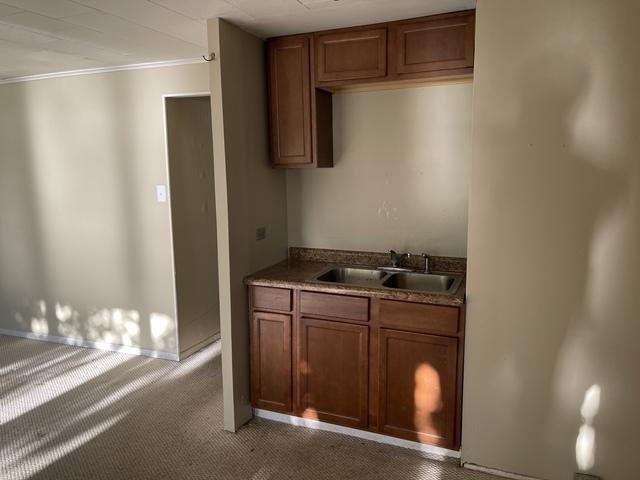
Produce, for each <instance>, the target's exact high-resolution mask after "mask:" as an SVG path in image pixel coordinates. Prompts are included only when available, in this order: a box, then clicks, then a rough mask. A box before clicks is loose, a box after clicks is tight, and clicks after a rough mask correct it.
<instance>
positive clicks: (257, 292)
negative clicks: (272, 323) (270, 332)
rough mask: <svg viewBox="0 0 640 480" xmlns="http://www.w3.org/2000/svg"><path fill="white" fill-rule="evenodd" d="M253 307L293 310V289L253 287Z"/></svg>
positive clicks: (284, 310)
mask: <svg viewBox="0 0 640 480" xmlns="http://www.w3.org/2000/svg"><path fill="white" fill-rule="evenodd" d="M252 290H253V308H258V309H259V308H265V309H267V310H281V311H283V312H290V311H291V304H292V302H291V290H289V289H288V288H273V287H252Z"/></svg>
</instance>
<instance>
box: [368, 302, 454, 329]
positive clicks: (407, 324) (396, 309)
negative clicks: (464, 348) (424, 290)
mask: <svg viewBox="0 0 640 480" xmlns="http://www.w3.org/2000/svg"><path fill="white" fill-rule="evenodd" d="M459 318H460V310H459V309H458V308H456V307H444V306H440V305H425V304H422V303H410V302H396V301H393V300H381V301H380V323H381V325H383V326H386V327H392V328H397V329H401V330H413V331H424V332H441V333H448V334H454V335H455V334H457V333H458V330H459V327H460V322H459Z"/></svg>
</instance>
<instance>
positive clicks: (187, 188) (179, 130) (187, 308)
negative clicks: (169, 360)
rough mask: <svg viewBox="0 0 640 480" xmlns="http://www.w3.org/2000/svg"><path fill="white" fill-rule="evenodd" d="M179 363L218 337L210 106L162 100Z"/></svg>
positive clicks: (199, 100)
mask: <svg viewBox="0 0 640 480" xmlns="http://www.w3.org/2000/svg"><path fill="white" fill-rule="evenodd" d="M166 116H167V149H168V155H169V178H170V186H171V219H172V220H171V225H172V234H173V255H174V265H175V279H176V280H175V282H176V302H177V312H178V340H179V350H180V357H181V358H183V357H184V356H186V355H189V354H190V353H193V351H195V350H198V349H200V348H202V347H203V346H204V345H206V344H207V343H211V342H212V341H213V340H215V339H216V338H217V335H216V334H218V333H220V301H219V298H218V251H217V248H216V243H217V237H216V209H215V194H214V180H213V138H212V128H211V101H210V99H209V97H208V96H198V97H182V96H181V97H170V98H167V99H166Z"/></svg>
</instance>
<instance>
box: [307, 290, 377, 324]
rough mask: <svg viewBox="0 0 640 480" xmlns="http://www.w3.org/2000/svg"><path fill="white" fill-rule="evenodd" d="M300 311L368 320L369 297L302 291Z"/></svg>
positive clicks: (362, 320)
mask: <svg viewBox="0 0 640 480" xmlns="http://www.w3.org/2000/svg"><path fill="white" fill-rule="evenodd" d="M300 311H301V312H302V313H307V314H311V315H321V316H325V317H336V318H344V319H347V320H356V321H359V322H366V321H368V320H369V299H368V298H362V297H349V296H347V295H332V294H330V293H315V292H302V293H300Z"/></svg>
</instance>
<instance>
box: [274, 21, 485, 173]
mask: <svg viewBox="0 0 640 480" xmlns="http://www.w3.org/2000/svg"><path fill="white" fill-rule="evenodd" d="M474 25H475V12H474V11H473V10H471V11H465V12H457V13H451V14H445V15H435V16H432V17H423V18H419V19H412V20H402V21H398V22H391V23H383V24H378V25H370V26H364V27H353V28H345V29H341V30H331V31H326V32H316V33H312V34H306V35H294V36H291V37H279V38H273V39H271V40H269V42H268V49H267V50H268V69H269V72H268V80H269V118H270V125H271V164H272V165H273V166H274V167H277V168H309V167H332V166H333V124H332V95H331V92H332V91H333V90H335V89H337V88H345V87H348V86H350V85H360V84H364V83H382V82H403V81H408V80H410V81H416V80H421V79H424V80H427V79H433V78H438V77H440V78H443V77H456V76H464V75H466V76H469V75H471V74H472V72H473V50H474V43H473V42H474Z"/></svg>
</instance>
